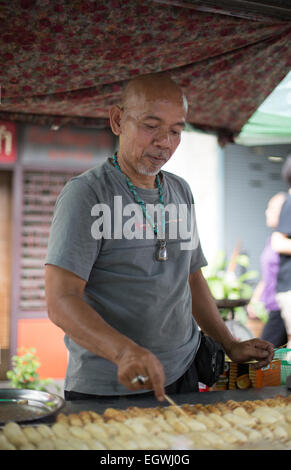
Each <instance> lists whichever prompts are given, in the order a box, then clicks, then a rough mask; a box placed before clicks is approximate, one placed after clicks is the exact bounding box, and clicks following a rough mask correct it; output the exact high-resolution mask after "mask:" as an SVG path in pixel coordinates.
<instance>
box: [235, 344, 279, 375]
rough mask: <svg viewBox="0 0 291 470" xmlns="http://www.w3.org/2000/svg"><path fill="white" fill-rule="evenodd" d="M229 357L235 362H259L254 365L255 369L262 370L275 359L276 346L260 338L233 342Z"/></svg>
mask: <svg viewBox="0 0 291 470" xmlns="http://www.w3.org/2000/svg"><path fill="white" fill-rule="evenodd" d="M226 353H227V355H228V356H229V358H230V359H231V360H232V361H233V362H248V361H252V360H257V361H258V362H257V363H255V364H254V365H253V367H254V369H261V367H264V366H266V365H267V364H269V362H271V361H272V359H273V357H274V346H273V344H272V343H269V342H268V341H264V340H262V339H259V338H254V339H249V340H247V341H241V342H239V341H233V342H232V343H231V344H230V346H229V348H228V350H227V351H226Z"/></svg>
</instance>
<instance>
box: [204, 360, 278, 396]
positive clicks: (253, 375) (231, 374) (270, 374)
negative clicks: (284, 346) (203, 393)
mask: <svg viewBox="0 0 291 470" xmlns="http://www.w3.org/2000/svg"><path fill="white" fill-rule="evenodd" d="M280 384H281V361H280V360H278V359H274V360H273V361H272V362H271V363H270V364H268V365H267V366H266V367H263V368H262V369H259V370H255V369H253V367H252V363H251V362H244V363H235V362H231V361H226V362H225V366H224V373H223V374H222V375H221V376H220V377H219V379H218V381H217V382H216V384H215V385H214V386H213V387H212V390H238V389H239V390H245V389H247V388H251V387H254V388H262V387H273V386H277V385H280Z"/></svg>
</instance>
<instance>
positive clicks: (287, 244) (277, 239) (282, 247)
mask: <svg viewBox="0 0 291 470" xmlns="http://www.w3.org/2000/svg"><path fill="white" fill-rule="evenodd" d="M271 246H272V248H273V250H274V251H276V252H277V253H280V254H282V255H290V256H291V238H288V237H287V235H285V234H284V233H281V232H274V233H273V234H272V237H271Z"/></svg>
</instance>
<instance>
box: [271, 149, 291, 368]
mask: <svg viewBox="0 0 291 470" xmlns="http://www.w3.org/2000/svg"><path fill="white" fill-rule="evenodd" d="M282 176H283V180H284V181H285V182H286V183H287V185H288V187H289V191H288V195H287V198H286V200H285V202H284V204H283V206H282V210H281V213H280V219H279V224H278V227H277V230H276V232H274V233H273V235H272V248H273V250H274V251H276V252H277V253H279V254H280V264H279V272H278V278H277V296H276V299H277V302H278V304H279V306H280V309H281V316H282V318H283V320H284V323H285V327H286V331H287V336H288V345H287V348H288V349H291V240H290V239H291V155H289V156H288V157H287V159H286V161H285V163H284V165H283V168H282ZM288 358H290V359H291V354H290V353H288Z"/></svg>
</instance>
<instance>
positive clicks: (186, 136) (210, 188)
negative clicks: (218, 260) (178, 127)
mask: <svg viewBox="0 0 291 470" xmlns="http://www.w3.org/2000/svg"><path fill="white" fill-rule="evenodd" d="M220 163H221V162H220V157H219V149H218V145H217V139H216V137H215V136H212V135H207V134H203V133H200V132H195V131H192V132H183V133H182V139H181V144H180V146H179V147H178V149H177V150H176V152H175V153H174V155H173V156H172V158H171V159H170V160H169V162H168V163H166V165H164V166H163V169H164V170H167V171H170V172H173V173H175V174H176V175H178V176H181V177H182V178H184V179H185V180H186V181H187V182H188V183H189V185H190V187H191V190H192V193H193V196H194V202H195V211H196V218H197V224H198V230H199V235H200V241H201V245H202V248H203V251H204V254H205V256H206V258H207V261H208V262H209V263H211V260H212V259H213V257H214V256H215V254H216V252H217V250H218V248H219V247H220V246H221V243H222V240H221V233H222V232H221V225H222V220H221V208H222V199H221V198H222V192H221V185H223V179H222V178H221V177H220V175H221V168H220Z"/></svg>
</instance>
